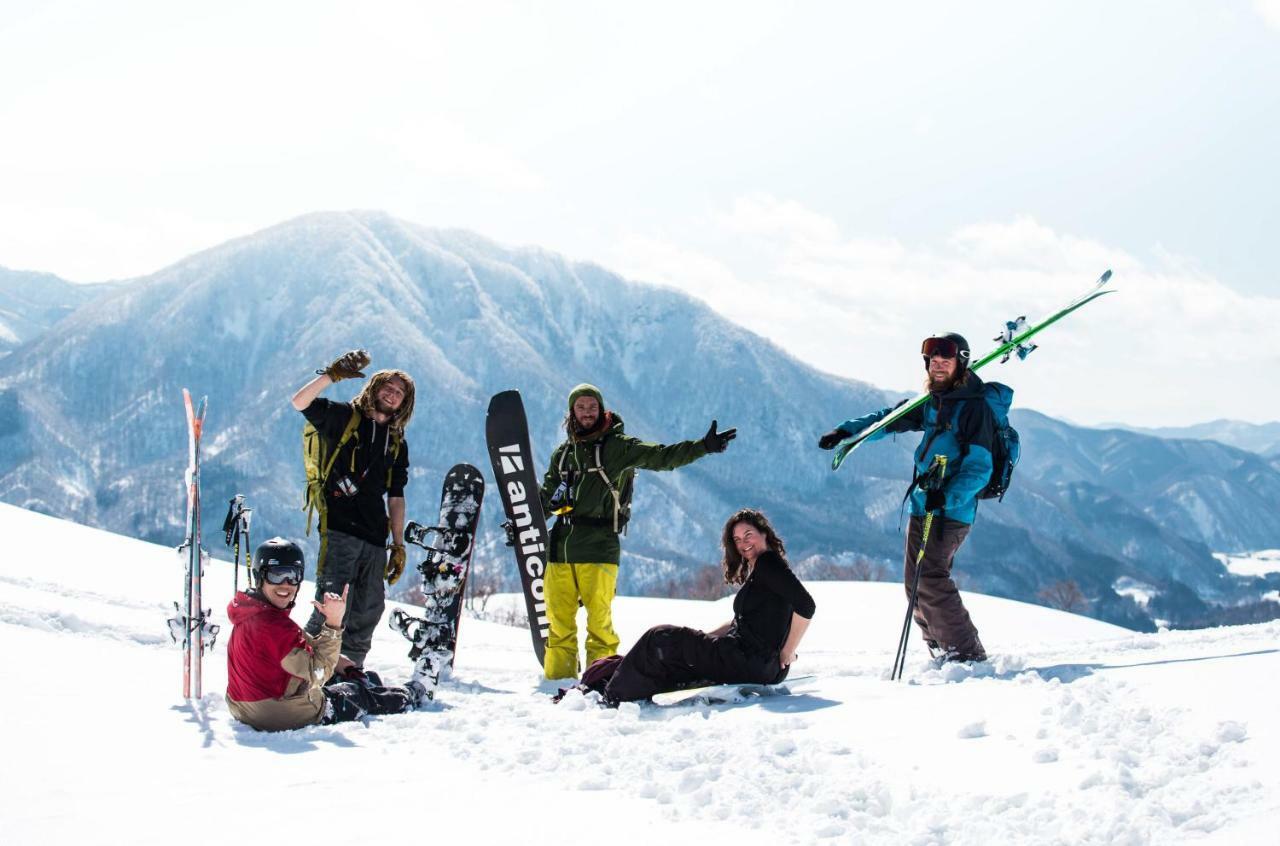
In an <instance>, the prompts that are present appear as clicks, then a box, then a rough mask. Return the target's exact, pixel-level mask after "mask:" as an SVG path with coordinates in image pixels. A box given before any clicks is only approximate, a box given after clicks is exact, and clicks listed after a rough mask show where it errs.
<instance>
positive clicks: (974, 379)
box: [940, 371, 983, 400]
mask: <svg viewBox="0 0 1280 846" xmlns="http://www.w3.org/2000/svg"><path fill="white" fill-rule="evenodd" d="M982 385H983V382H982V380H981V379H979V378H978V374H977V373H974V372H973V371H969V372H967V373H966V374H965V380H964V382H962V383H961V384H959V385H956V386H955V387H954V388H952V389H951V390H949V391H947V392H946V393H945V394H941V395H940V396H941V397H942V398H943V399H948V400H952V399H957V400H959V399H971V398H973V397H980V396H982Z"/></svg>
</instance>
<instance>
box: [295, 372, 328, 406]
mask: <svg viewBox="0 0 1280 846" xmlns="http://www.w3.org/2000/svg"><path fill="white" fill-rule="evenodd" d="M332 384H333V380H332V379H330V378H329V377H328V376H326V375H324V374H321V375H319V376H317V377H316V378H314V379H312V380H311V381H310V382H308V383H307V384H305V385H303V386H302V387H301V388H299V389H298V392H297V393H296V394H294V395H293V400H292V402H293V407H294V408H296V409H297V410H298V411H306V410H307V406H309V405H311V403H312V402H314V401H315V398H316V397H318V396H320V393H321V391H323V390H324V389H325V388H327V387H329V386H330V385H332Z"/></svg>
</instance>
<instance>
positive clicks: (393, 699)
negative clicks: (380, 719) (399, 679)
mask: <svg viewBox="0 0 1280 846" xmlns="http://www.w3.org/2000/svg"><path fill="white" fill-rule="evenodd" d="M364 675H365V678H363V679H361V678H347V679H343V680H342V681H332V682H329V683H328V684H326V685H325V686H324V688H323V690H324V698H325V706H324V715H323V717H321V720H320V723H321V725H326V726H327V725H332V724H333V723H345V722H350V721H351V720H359V719H362V718H363V717H365V716H369V715H374V716H377V715H381V714H403V713H404V712H405V711H409V710H412V709H413V707H414V705H415V703H414V697H413V695H412V694H410V693H409V691H408V690H406V689H405V688H403V687H384V686H383V684H382V679H380V678H378V675H377V673H365V674H364Z"/></svg>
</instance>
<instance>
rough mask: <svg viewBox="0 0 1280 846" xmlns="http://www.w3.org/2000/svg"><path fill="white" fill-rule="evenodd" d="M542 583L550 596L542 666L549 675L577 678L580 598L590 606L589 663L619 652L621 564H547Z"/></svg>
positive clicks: (588, 625) (588, 610)
mask: <svg viewBox="0 0 1280 846" xmlns="http://www.w3.org/2000/svg"><path fill="white" fill-rule="evenodd" d="M542 587H543V590H544V592H545V596H546V599H547V621H548V622H549V623H550V631H549V632H548V633H547V653H546V658H545V660H544V661H543V664H542V669H543V672H544V673H545V674H546V677H547V678H549V679H568V678H577V676H578V671H579V669H580V667H579V665H578V601H579V600H581V601H582V604H583V605H584V606H585V607H586V609H587V664H590V663H591V662H592V661H594V660H596V659H597V658H604V657H606V656H609V655H616V654H617V653H618V635H617V633H616V632H614V630H613V594H614V592H615V591H616V590H617V588H618V565H617V564H565V563H563V562H558V561H557V562H552V563H550V564H548V565H547V572H546V575H545V577H544V578H543V582H542Z"/></svg>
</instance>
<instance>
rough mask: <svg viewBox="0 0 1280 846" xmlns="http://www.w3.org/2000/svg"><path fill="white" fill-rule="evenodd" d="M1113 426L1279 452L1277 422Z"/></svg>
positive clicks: (1266, 452)
mask: <svg viewBox="0 0 1280 846" xmlns="http://www.w3.org/2000/svg"><path fill="white" fill-rule="evenodd" d="M1113 428H1117V429H1128V430H1129V431H1131V432H1138V433H1140V434H1143V435H1154V436H1155V437H1157V438H1186V439H1191V440H1197V441H1218V442H1219V443H1224V444H1227V445H1229V446H1233V447H1236V448H1237V449H1245V450H1248V451H1249V452H1256V453H1258V454H1259V455H1266V456H1276V455H1280V423H1246V422H1244V421H1243V420H1225V419H1223V420H1210V421H1209V422H1207V423H1196V424H1195V425H1193V426H1161V427H1159V428H1155V429H1144V428H1141V427H1138V426H1125V425H1123V424H1119V423H1117V424H1115V425H1114V427H1113Z"/></svg>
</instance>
